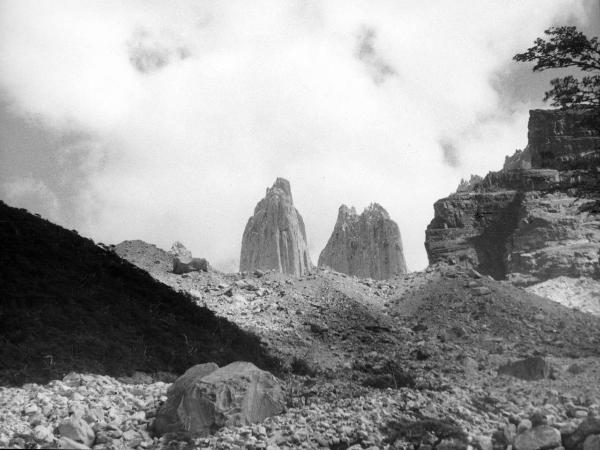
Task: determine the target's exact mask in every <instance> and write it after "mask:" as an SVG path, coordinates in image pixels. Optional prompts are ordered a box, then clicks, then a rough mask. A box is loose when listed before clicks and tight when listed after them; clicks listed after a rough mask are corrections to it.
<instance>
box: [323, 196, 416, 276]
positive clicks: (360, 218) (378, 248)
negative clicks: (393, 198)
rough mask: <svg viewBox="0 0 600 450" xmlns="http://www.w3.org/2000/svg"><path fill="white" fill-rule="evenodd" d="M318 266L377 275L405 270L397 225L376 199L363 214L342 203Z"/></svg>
mask: <svg viewBox="0 0 600 450" xmlns="http://www.w3.org/2000/svg"><path fill="white" fill-rule="evenodd" d="M319 266H327V267H331V268H332V269H334V270H337V271H338V272H342V273H346V274H348V275H356V276H359V277H368V278H375V279H385V278H390V277H392V276H394V275H396V274H401V273H406V263H405V261H404V254H403V252H402V239H401V237H400V230H399V228H398V225H397V224H396V222H394V221H393V220H392V219H391V218H390V215H389V214H388V212H387V211H386V210H385V209H384V208H383V207H382V206H381V205H379V204H377V203H372V204H371V205H370V206H369V207H367V208H366V209H365V210H364V211H363V213H362V214H360V215H358V214H357V213H356V209H354V208H349V207H347V206H346V205H342V206H340V209H339V211H338V218H337V222H336V224H335V227H334V229H333V233H332V234H331V237H330V238H329V241H328V242H327V245H326V246H325V248H324V249H323V251H322V252H321V255H320V256H319Z"/></svg>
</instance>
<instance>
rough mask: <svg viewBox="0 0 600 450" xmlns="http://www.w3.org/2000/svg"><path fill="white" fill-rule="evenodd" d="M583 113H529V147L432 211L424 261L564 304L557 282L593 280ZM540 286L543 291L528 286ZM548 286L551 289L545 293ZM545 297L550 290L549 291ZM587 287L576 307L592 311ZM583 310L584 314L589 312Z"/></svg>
mask: <svg viewBox="0 0 600 450" xmlns="http://www.w3.org/2000/svg"><path fill="white" fill-rule="evenodd" d="M595 117H596V116H594V115H593V113H592V112H591V111H589V110H585V109H576V110H571V111H562V110H559V111H537V110H536V111H531V114H530V119H529V134H528V140H529V143H528V146H527V148H526V149H525V150H523V151H517V152H516V153H515V154H514V155H513V156H511V157H507V158H506V162H505V165H504V168H503V169H502V170H501V171H499V172H491V173H489V174H488V175H487V176H486V177H485V178H483V179H478V178H474V179H472V181H471V183H464V182H463V183H462V184H461V186H460V189H459V191H458V192H457V193H455V194H452V195H451V196H449V197H447V198H444V199H441V200H439V201H438V202H436V204H435V205H434V212H435V216H434V219H433V220H432V221H431V223H430V224H429V226H428V228H427V232H426V243H425V246H426V249H427V253H428V256H429V260H430V262H431V263H435V262H439V261H446V262H451V263H457V264H461V265H463V266H465V267H472V268H475V269H477V270H478V271H480V272H482V273H484V274H489V275H491V276H492V277H494V278H495V279H509V280H511V281H512V282H514V283H515V284H517V285H520V286H531V287H532V289H533V290H534V291H535V292H544V293H545V294H548V295H549V296H550V297H551V298H554V299H560V298H563V299H565V298H566V297H567V296H568V291H565V292H561V291H560V288H561V286H566V285H565V283H548V281H551V280H554V279H557V278H559V277H568V278H572V279H577V278H579V277H583V278H584V279H589V280H598V279H600V208H599V205H600V203H599V202H600V131H599V129H598V126H597V124H596V125H594V123H593V121H594V118H595ZM544 282H546V285H545V288H543V289H542V288H540V289H537V288H536V287H535V286H536V285H538V284H539V283H544ZM551 287H552V288H551ZM550 291H552V292H550ZM597 294H598V291H596V290H595V289H593V290H592V291H591V292H589V295H587V296H586V297H585V298H583V297H581V302H582V304H589V305H592V306H591V310H593V311H596V310H597V301H598V295H597ZM589 305H588V306H586V308H587V310H590V306H589Z"/></svg>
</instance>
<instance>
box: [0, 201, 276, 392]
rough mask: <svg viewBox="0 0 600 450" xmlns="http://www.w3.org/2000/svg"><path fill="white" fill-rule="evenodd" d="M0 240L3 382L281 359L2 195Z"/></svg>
mask: <svg viewBox="0 0 600 450" xmlns="http://www.w3.org/2000/svg"><path fill="white" fill-rule="evenodd" d="M0 242H2V243H3V248H2V251H1V252H0V273H2V274H3V280H2V282H1V283H0V301H1V308H0V342H1V345H0V361H1V364H0V383H2V384H21V383H24V382H32V381H34V382H44V381H48V380H50V379H55V378H61V377H62V376H63V375H64V374H65V373H67V372H69V371H79V372H86V371H90V372H94V373H106V374H109V375H114V376H117V375H125V374H128V373H130V372H132V371H134V370H140V371H144V372H151V373H152V372H159V371H168V372H175V373H181V372H183V371H184V370H186V369H187V368H189V367H190V366H191V365H193V364H197V363H201V362H208V361H213V362H216V363H217V364H219V365H223V364H227V363H229V362H232V361H235V360H248V361H252V362H254V363H255V364H256V365H258V366H260V367H262V368H266V369H270V370H275V371H276V369H277V367H278V362H277V361H276V360H275V359H274V358H271V357H269V356H268V355H267V354H266V352H265V350H264V349H263V348H262V347H261V345H260V341H259V339H258V337H256V336H254V335H252V334H249V333H247V332H245V331H243V330H241V329H240V328H238V327H237V326H236V325H234V324H232V323H231V322H229V321H227V320H226V319H223V318H220V317H217V316H215V314H214V313H213V312H211V311H210V310H208V309H206V308H200V307H198V306H197V305H196V304H195V303H194V302H193V301H192V299H191V297H189V296H188V295H185V294H181V293H178V292H175V291H174V290H172V289H171V288H170V287H168V286H166V285H164V284H161V283H159V282H157V281H156V280H154V279H153V278H152V277H151V276H150V275H149V274H148V273H146V272H145V271H143V270H141V269H138V268H137V267H135V266H133V265H132V264H130V263H129V262H126V261H124V260H122V259H121V258H119V257H118V256H117V255H115V254H114V253H112V252H110V251H108V250H106V249H104V248H101V247H100V246H98V245H96V244H94V242H93V241H91V240H89V239H85V238H82V237H80V236H78V235H77V234H76V233H73V232H72V231H69V230H66V229H64V228H61V227H59V226H57V225H54V224H52V223H50V222H48V221H46V220H43V219H41V218H38V217H35V216H34V215H32V214H29V213H28V212H27V211H26V210H24V209H16V208H11V207H9V206H7V205H6V204H5V203H3V202H0Z"/></svg>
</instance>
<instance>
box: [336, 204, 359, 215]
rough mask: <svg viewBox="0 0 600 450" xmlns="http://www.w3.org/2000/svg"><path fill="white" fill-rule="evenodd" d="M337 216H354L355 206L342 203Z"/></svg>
mask: <svg viewBox="0 0 600 450" xmlns="http://www.w3.org/2000/svg"><path fill="white" fill-rule="evenodd" d="M338 216H356V208H355V207H354V206H352V207H349V206H346V205H342V206H340V208H339V209H338Z"/></svg>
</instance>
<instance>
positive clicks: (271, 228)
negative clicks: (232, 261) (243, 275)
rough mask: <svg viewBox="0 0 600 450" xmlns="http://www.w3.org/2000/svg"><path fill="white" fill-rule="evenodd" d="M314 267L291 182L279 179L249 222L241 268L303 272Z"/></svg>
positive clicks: (243, 238)
mask: <svg viewBox="0 0 600 450" xmlns="http://www.w3.org/2000/svg"><path fill="white" fill-rule="evenodd" d="M311 267H312V264H311V262H310V257H309V255H308V246H307V245H306V231H305V229H304V221H303V220H302V216H301V215H300V213H299V212H298V211H297V210H296V208H294V202H293V200H292V190H291V188H290V182H289V181H288V180H285V179H283V178H277V180H275V183H274V184H273V187H271V188H267V193H266V195H265V198H263V199H262V200H261V201H260V202H258V204H257V205H256V208H254V215H253V216H252V217H250V219H248V223H247V224H246V229H245V230H244V236H243V237H242V253H241V256H240V271H241V272H243V271H250V270H255V269H261V270H271V269H275V270H277V271H279V272H284V273H288V274H291V275H304V274H305V273H307V272H308V271H310V269H311Z"/></svg>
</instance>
